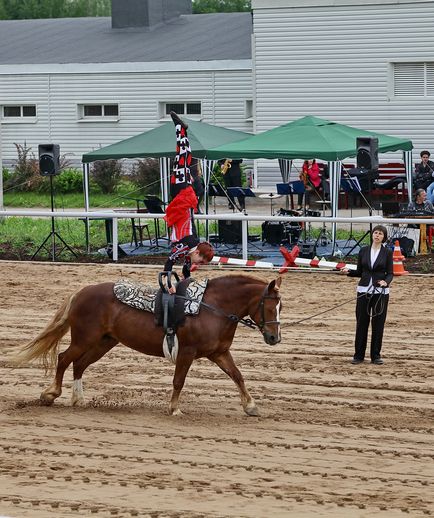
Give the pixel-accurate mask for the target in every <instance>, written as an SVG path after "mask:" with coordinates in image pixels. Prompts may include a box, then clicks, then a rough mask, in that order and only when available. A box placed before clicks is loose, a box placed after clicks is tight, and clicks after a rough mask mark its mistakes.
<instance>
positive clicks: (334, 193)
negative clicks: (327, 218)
mask: <svg viewBox="0 0 434 518" xmlns="http://www.w3.org/2000/svg"><path fill="white" fill-rule="evenodd" d="M328 165H329V171H330V181H331V185H330V197H331V200H332V207H331V209H332V210H331V216H332V217H333V218H335V217H337V215H338V207H339V190H340V185H341V169H342V162H341V161H340V160H336V161H333V162H329V163H328ZM336 230H337V228H336V222H333V223H332V255H335V252H336V250H337V246H336Z"/></svg>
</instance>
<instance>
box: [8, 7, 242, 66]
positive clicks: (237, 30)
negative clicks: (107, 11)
mask: <svg viewBox="0 0 434 518" xmlns="http://www.w3.org/2000/svg"><path fill="white" fill-rule="evenodd" d="M251 34H252V19H251V14H250V13H214V14H190V15H182V16H180V17H179V18H176V19H173V20H170V21H169V22H168V23H165V24H162V25H159V26H154V27H153V28H152V29H149V28H142V27H139V28H128V29H112V28H111V18H105V17H104V18H52V19H47V20H0V49H1V50H0V64H1V65H5V64H13V65H18V64H39V63H122V62H158V61H210V60H222V59H229V60H235V59H251V57H252V54H251Z"/></svg>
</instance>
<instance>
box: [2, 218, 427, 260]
mask: <svg viewBox="0 0 434 518" xmlns="http://www.w3.org/2000/svg"><path fill="white" fill-rule="evenodd" d="M133 215H134V214H133V213H131V212H111V211H106V212H104V211H100V212H97V211H90V212H86V211H70V212H68V211H64V212H61V211H54V212H51V211H49V210H13V211H9V210H4V211H1V212H0V217H8V216H13V217H30V218H31V217H33V218H34V217H37V218H45V217H46V218H74V219H77V218H89V219H95V218H101V219H111V220H112V228H113V243H112V244H113V261H117V260H118V244H119V240H118V220H119V219H126V218H127V219H131V217H133ZM140 215H141V217H144V216H145V217H146V219H162V218H163V217H164V215H162V214H150V213H149V214H148V213H146V214H143V213H141V214H140ZM195 219H197V220H208V221H216V220H224V221H228V220H231V221H241V238H242V258H243V259H244V260H246V259H247V258H248V252H247V244H248V222H249V221H259V222H264V221H281V222H296V221H300V222H306V223H307V222H315V223H318V222H320V223H322V222H325V223H336V224H339V223H353V224H361V223H366V224H368V225H378V224H383V225H390V224H400V223H402V224H412V225H414V224H427V225H429V224H431V225H432V224H433V219H432V218H417V219H414V218H383V217H382V216H361V217H353V218H349V217H347V218H341V217H328V216H319V217H304V216H300V217H295V216H264V215H263V214H256V215H255V214H252V215H246V214H232V213H230V214H196V215H195ZM333 247H334V243H333Z"/></svg>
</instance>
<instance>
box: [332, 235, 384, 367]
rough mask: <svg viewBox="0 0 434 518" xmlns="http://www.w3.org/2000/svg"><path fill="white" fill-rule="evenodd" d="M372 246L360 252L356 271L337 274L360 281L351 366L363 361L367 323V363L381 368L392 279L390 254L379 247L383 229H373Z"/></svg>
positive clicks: (344, 270)
mask: <svg viewBox="0 0 434 518" xmlns="http://www.w3.org/2000/svg"><path fill="white" fill-rule="evenodd" d="M371 238H372V244H371V246H365V247H363V248H361V249H360V252H359V257H358V260H357V269H356V270H347V269H343V270H341V272H342V273H346V274H347V275H348V276H350V277H360V281H359V284H358V286H357V303H356V320H357V324H356V338H355V353H354V357H353V359H352V360H351V363H352V364H354V365H357V364H359V363H362V362H363V361H364V359H365V351H366V345H367V341H368V329H369V323H371V325H372V329H371V363H374V364H375V365H382V364H383V363H384V362H383V360H382V358H381V354H380V352H381V345H382V341H383V331H384V324H385V322H386V315H387V306H388V303H389V285H390V283H391V282H392V279H393V253H392V250H390V249H389V248H386V247H385V246H383V243H385V242H386V241H387V229H386V227H384V226H383V225H376V226H375V227H374V228H373V229H372V234H371Z"/></svg>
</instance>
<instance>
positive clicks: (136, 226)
mask: <svg viewBox="0 0 434 518" xmlns="http://www.w3.org/2000/svg"><path fill="white" fill-rule="evenodd" d="M147 212H148V209H139V208H138V209H137V213H138V214H144V213H147ZM131 226H132V229H133V233H132V235H131V242H130V245H132V244H133V241H134V244H135V245H136V248H138V247H139V246H144V245H143V234H144V233H145V232H146V233H147V235H148V239H149V243H150V244H151V233H150V232H149V225H148V223H143V222H142V220H141V219H140V218H138V220H137V223H136V218H131ZM137 234H138V235H139V239H137ZM139 243H140V244H139Z"/></svg>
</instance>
